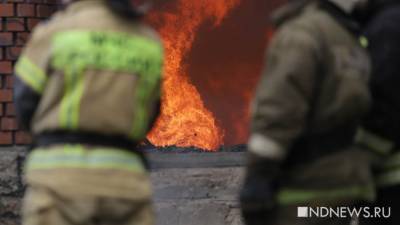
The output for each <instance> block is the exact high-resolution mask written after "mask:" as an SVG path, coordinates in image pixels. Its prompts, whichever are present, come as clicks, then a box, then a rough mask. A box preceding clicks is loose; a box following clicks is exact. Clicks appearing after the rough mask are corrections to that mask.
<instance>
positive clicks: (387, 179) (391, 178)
mask: <svg viewBox="0 0 400 225" xmlns="http://www.w3.org/2000/svg"><path fill="white" fill-rule="evenodd" d="M376 182H377V184H378V186H380V187H385V186H392V185H398V184H400V153H396V154H393V155H390V156H389V157H388V158H387V160H386V161H385V162H384V163H383V166H382V172H381V174H380V175H379V176H378V177H377V178H376Z"/></svg>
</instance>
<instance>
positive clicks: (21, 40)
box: [15, 32, 30, 46]
mask: <svg viewBox="0 0 400 225" xmlns="http://www.w3.org/2000/svg"><path fill="white" fill-rule="evenodd" d="M29 35H30V34H29V33H28V32H18V33H17V38H16V40H15V41H16V43H15V45H16V46H23V45H25V43H26V42H27V41H28V39H29Z"/></svg>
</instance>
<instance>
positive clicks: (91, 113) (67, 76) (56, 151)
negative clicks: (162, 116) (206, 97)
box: [15, 0, 163, 225]
mask: <svg viewBox="0 0 400 225" xmlns="http://www.w3.org/2000/svg"><path fill="white" fill-rule="evenodd" d="M64 2H68V4H67V7H66V8H65V9H64V10H62V11H60V12H58V13H57V14H56V15H54V16H53V17H52V18H51V20H50V21H48V22H46V23H44V24H41V25H39V26H38V27H37V28H35V30H34V32H33V34H32V37H31V39H30V41H29V43H28V44H27V46H26V48H25V49H24V51H23V53H22V55H21V57H20V58H19V60H18V63H17V64H16V68H15V74H16V82H15V104H16V108H17V112H18V116H19V118H20V121H21V123H22V125H23V126H25V127H26V128H28V129H29V130H30V131H31V132H32V134H33V136H34V144H35V146H34V148H33V150H32V152H31V153H30V154H29V157H28V158H27V162H26V165H25V178H26V181H27V184H28V189H27V192H26V196H25V200H24V206H23V224H26V225H61V224H63V225H64V224H65V225H67V224H68V225H75V224H76V225H77V224H124V225H128V224H132V225H133V224H135V225H139V224H140V225H152V224H153V212H152V207H151V203H150V198H151V189H150V181H149V176H148V172H147V169H146V166H145V160H144V159H145V158H144V156H143V154H141V153H140V152H138V151H137V148H136V147H137V144H138V143H140V142H141V141H142V140H143V139H144V138H145V135H146V133H147V132H148V131H149V129H150V127H151V126H152V123H153V122H154V119H155V118H156V115H157V112H158V107H159V95H160V80H161V71H162V63H163V48H162V44H161V42H160V39H159V37H158V36H157V34H156V33H155V32H154V31H153V30H152V29H150V28H149V27H148V26H147V25H145V24H144V23H142V22H141V20H140V18H141V17H142V16H143V14H144V12H145V11H146V9H147V8H148V3H147V2H146V1H145V2H143V4H139V3H138V4H136V2H135V1H128V0H80V1H64Z"/></svg>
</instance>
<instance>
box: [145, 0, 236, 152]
mask: <svg viewBox="0 0 400 225" xmlns="http://www.w3.org/2000/svg"><path fill="white" fill-rule="evenodd" d="M239 3H240V0H177V3H176V4H175V6H176V7H175V8H174V9H173V10H167V11H163V12H154V13H151V14H150V15H149V17H148V20H149V22H150V23H151V24H153V25H155V26H156V27H157V28H158V31H159V32H160V34H161V36H162V38H163V41H164V46H165V55H166V61H165V67H164V82H163V96H162V107H161V115H160V117H159V119H158V120H157V122H156V124H155V127H154V129H153V130H152V131H151V132H150V134H149V135H148V139H149V140H150V142H151V143H152V144H154V145H156V146H178V147H198V148H201V149H204V150H208V151H215V150H217V149H218V148H219V147H220V146H221V145H222V144H223V137H224V133H223V130H222V129H220V128H219V127H218V125H217V121H216V119H215V117H214V116H213V114H212V113H211V112H210V111H209V110H208V109H207V108H206V107H205V106H204V103H203V101H202V98H201V96H200V94H199V92H198V90H197V89H196V87H195V86H194V85H193V84H191V81H190V80H189V76H187V72H186V64H185V61H184V59H185V55H186V54H187V53H188V52H189V50H190V49H191V48H192V45H193V42H194V40H195V38H196V31H197V30H198V28H199V26H200V25H202V24H203V23H204V22H206V21H210V20H211V21H212V22H213V25H214V27H217V26H219V25H220V24H221V22H222V21H223V19H224V18H225V17H226V15H227V14H228V13H229V12H230V11H231V10H232V9H233V8H234V7H236V6H237V5H238V4H239Z"/></svg>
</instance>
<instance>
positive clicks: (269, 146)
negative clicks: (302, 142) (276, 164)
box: [249, 134, 286, 160]
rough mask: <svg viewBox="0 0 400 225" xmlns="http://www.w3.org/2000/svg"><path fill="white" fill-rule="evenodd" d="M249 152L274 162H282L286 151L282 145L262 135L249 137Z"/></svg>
mask: <svg viewBox="0 0 400 225" xmlns="http://www.w3.org/2000/svg"><path fill="white" fill-rule="evenodd" d="M249 152H251V153H254V154H256V155H259V156H261V157H265V158H269V159H275V160H282V159H284V158H285V157H286V151H285V149H284V148H283V146H282V145H280V144H279V143H278V142H276V141H274V140H272V139H271V138H268V137H266V136H264V135H262V134H253V135H251V136H250V140H249Z"/></svg>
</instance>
